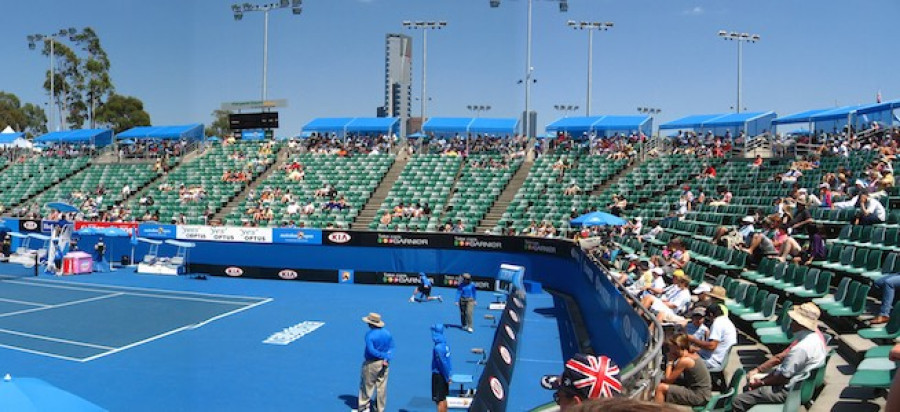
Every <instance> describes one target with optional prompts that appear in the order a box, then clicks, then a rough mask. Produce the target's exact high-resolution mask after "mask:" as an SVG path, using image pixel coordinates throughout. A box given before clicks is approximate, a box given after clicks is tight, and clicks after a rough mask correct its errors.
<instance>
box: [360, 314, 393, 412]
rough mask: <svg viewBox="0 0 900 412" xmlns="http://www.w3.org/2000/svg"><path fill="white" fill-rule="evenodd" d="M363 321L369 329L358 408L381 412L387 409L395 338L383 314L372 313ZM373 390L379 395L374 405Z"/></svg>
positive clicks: (361, 410)
mask: <svg viewBox="0 0 900 412" xmlns="http://www.w3.org/2000/svg"><path fill="white" fill-rule="evenodd" d="M362 321H363V322H365V323H366V324H367V325H369V331H368V332H366V350H365V360H364V361H363V364H362V373H361V374H360V379H359V403H358V407H357V409H358V410H359V411H360V412H363V411H376V412H381V411H384V410H386V409H385V405H386V404H387V381H388V366H389V362H390V361H391V357H392V356H393V355H394V338H393V337H392V336H391V333H390V332H388V330H387V329H385V328H384V321H383V320H381V315H379V314H377V313H370V314H369V315H368V316H366V317H364V318H362ZM372 392H375V395H376V396H377V397H376V402H375V404H374V405H373V404H371V400H372Z"/></svg>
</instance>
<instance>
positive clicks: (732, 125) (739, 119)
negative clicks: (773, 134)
mask: <svg viewBox="0 0 900 412" xmlns="http://www.w3.org/2000/svg"><path fill="white" fill-rule="evenodd" d="M776 117H777V115H776V114H775V112H771V111H770V112H745V113H727V114H699V115H692V116H687V117H683V118H681V119H677V120H673V121H671V122H668V123H663V124H661V125H659V129H660V130H666V129H676V130H693V131H695V132H697V133H706V132H712V134H713V135H715V136H724V135H725V133H726V132H730V134H731V136H732V137H736V136H737V135H739V134H740V133H741V132H744V133H745V134H746V135H747V136H756V135H759V134H762V133H764V132H767V131H771V130H772V121H773V120H774V119H775V118H776Z"/></svg>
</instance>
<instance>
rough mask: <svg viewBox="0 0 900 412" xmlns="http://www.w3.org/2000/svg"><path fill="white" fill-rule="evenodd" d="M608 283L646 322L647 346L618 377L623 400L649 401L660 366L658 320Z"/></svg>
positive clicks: (624, 292)
mask: <svg viewBox="0 0 900 412" xmlns="http://www.w3.org/2000/svg"><path fill="white" fill-rule="evenodd" d="M586 256H590V259H591V260H592V261H593V262H594V264H596V265H597V266H598V267H599V268H601V269H603V270H604V271H605V272H606V273H609V268H607V267H606V266H604V265H603V264H602V263H600V261H598V260H597V259H596V258H594V257H593V256H591V255H590V254H586ZM611 281H612V280H611ZM612 283H613V285H615V286H616V289H618V290H619V292H620V293H622V295H623V296H627V297H628V298H629V300H630V301H631V306H632V307H633V308H634V310H635V312H637V314H638V315H640V316H641V317H642V318H644V320H645V321H647V327H649V328H650V335H649V339H647V343H646V345H645V346H644V351H643V352H641V354H640V355H638V357H637V358H635V359H634V360H633V361H631V363H630V364H628V365H626V366H625V367H624V368H623V370H625V371H626V372H624V373H622V375H621V376H620V377H619V380H620V381H621V382H622V387H623V388H624V389H625V395H626V396H628V397H629V398H632V399H642V400H649V399H652V397H653V392H654V391H655V390H656V386H657V385H658V384H659V382H660V379H661V377H662V370H661V369H660V365H662V357H663V353H662V345H663V342H664V341H665V333H664V331H663V328H662V324H660V323H659V320H657V319H656V317H655V316H653V314H652V313H651V312H650V310H648V309H647V308H645V307H644V306H642V305H641V304H640V299H638V298H637V297H636V296H634V295H633V294H631V293H630V292H628V291H627V290H626V289H625V288H623V287H622V285H621V284H619V283H617V282H612Z"/></svg>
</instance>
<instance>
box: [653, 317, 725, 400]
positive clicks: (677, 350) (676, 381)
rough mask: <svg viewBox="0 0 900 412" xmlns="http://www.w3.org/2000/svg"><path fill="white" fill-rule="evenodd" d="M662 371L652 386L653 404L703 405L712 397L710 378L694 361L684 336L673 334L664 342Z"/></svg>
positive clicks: (687, 339) (705, 369)
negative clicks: (660, 378) (661, 376)
mask: <svg viewBox="0 0 900 412" xmlns="http://www.w3.org/2000/svg"><path fill="white" fill-rule="evenodd" d="M666 360H667V362H666V371H665V375H664V376H663V378H662V382H660V383H659V384H658V385H657V386H656V394H655V396H654V399H655V400H656V402H657V403H660V404H665V403H672V404H676V405H686V406H703V405H706V403H707V402H709V398H711V397H712V377H711V376H710V374H709V370H708V369H707V368H706V364H704V363H703V362H702V361H700V360H698V359H695V358H694V352H693V348H692V347H691V341H690V339H689V338H688V336H687V335H684V334H682V335H676V336H673V337H672V338H670V339H669V340H668V341H667V342H666Z"/></svg>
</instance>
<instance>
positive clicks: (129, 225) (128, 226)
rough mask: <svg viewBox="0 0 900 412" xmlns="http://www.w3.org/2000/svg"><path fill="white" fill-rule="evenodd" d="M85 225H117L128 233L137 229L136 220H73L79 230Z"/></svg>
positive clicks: (102, 227) (99, 226)
mask: <svg viewBox="0 0 900 412" xmlns="http://www.w3.org/2000/svg"><path fill="white" fill-rule="evenodd" d="M86 227H93V228H97V229H105V228H110V227H117V228H119V229H122V230H124V231H126V232H128V234H129V235H130V234H131V232H132V231H133V230H135V229H137V227H138V224H137V222H87V221H84V220H77V221H75V230H80V229H83V228H86Z"/></svg>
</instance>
